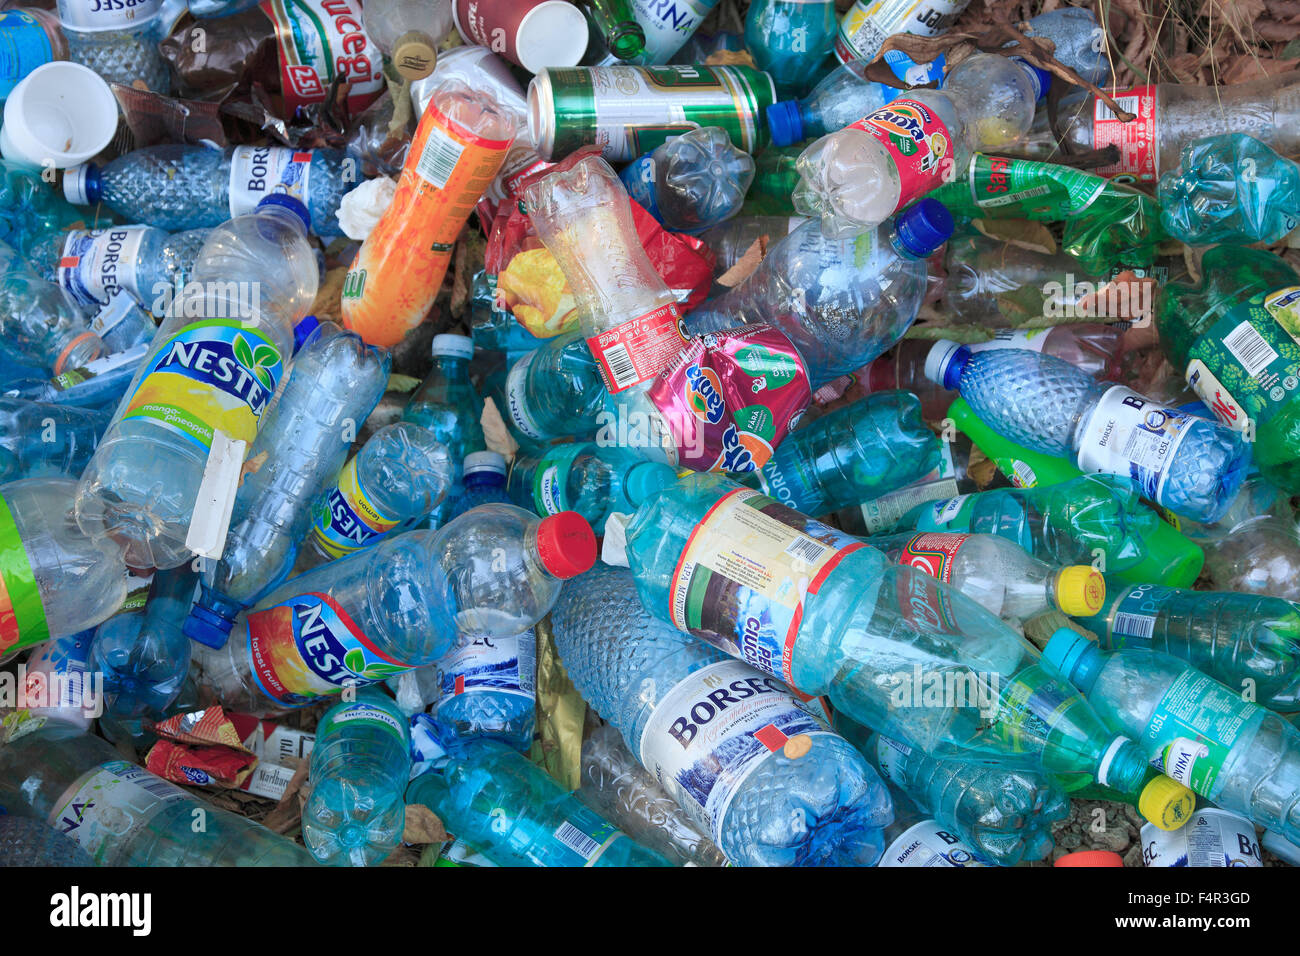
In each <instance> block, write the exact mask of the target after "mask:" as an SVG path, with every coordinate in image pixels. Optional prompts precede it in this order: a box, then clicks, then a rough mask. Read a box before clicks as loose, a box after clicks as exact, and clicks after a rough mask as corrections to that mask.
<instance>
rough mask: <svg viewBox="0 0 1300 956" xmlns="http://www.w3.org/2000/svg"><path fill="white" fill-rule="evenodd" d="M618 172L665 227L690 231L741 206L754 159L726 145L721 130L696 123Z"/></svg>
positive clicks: (720, 219) (713, 222) (727, 140)
mask: <svg viewBox="0 0 1300 956" xmlns="http://www.w3.org/2000/svg"><path fill="white" fill-rule="evenodd" d="M619 176H620V178H621V179H622V180H623V185H624V186H626V187H627V191H628V194H629V195H630V196H631V197H632V198H633V199H635V200H636V201H637V202H639V203H640V204H641V205H642V206H644V207H645V209H646V211H647V212H649V213H650V215H652V216H654V217H655V219H657V220H658V221H659V222H660V223H661V224H662V225H663V226H664V228H665V229H669V230H671V231H673V232H685V233H691V234H694V233H697V232H703V231H704V230H705V229H708V228H710V227H712V226H716V225H718V224H719V223H720V222H723V221H725V220H727V219H730V218H731V217H732V216H734V215H735V214H736V213H737V212H739V211H740V206H741V204H742V203H743V202H744V201H745V193H746V192H748V191H749V186H750V184H751V183H752V182H753V181H754V160H753V159H752V158H751V157H750V155H749V154H748V153H746V152H744V151H743V150H740V149H737V148H736V147H735V146H733V145H731V138H730V137H729V136H728V135H727V131H726V130H724V129H722V128H721V127H719V126H701V127H699V128H697V129H693V130H691V131H690V132H688V133H683V134H681V135H680V136H670V137H668V139H667V140H665V141H664V143H663V144H662V145H660V146H657V147H656V148H655V149H654V150H652V151H651V152H648V153H644V154H642V155H641V156H639V157H637V158H636V159H634V160H632V162H631V163H629V164H628V165H627V166H625V167H624V168H623V171H622V172H621V173H620V174H619Z"/></svg>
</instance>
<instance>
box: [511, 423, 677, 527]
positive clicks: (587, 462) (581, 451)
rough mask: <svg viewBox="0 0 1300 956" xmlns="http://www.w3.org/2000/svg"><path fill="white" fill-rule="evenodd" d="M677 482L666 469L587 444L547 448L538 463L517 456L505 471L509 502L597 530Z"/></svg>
mask: <svg viewBox="0 0 1300 956" xmlns="http://www.w3.org/2000/svg"><path fill="white" fill-rule="evenodd" d="M676 480H677V473H676V472H675V471H674V470H673V469H672V468H669V467H668V466H667V465H663V464H660V463H658V462H653V461H644V460H642V459H641V458H639V457H638V456H636V455H634V454H632V453H631V452H629V451H627V450H626V449H623V448H609V447H600V446H597V445H594V444H590V443H584V444H569V445H552V446H550V447H549V448H547V449H546V450H545V451H544V452H543V453H542V455H541V457H538V458H534V457H532V456H530V455H517V456H516V457H515V460H514V463H513V464H512V466H511V469H510V482H509V485H508V488H507V490H508V492H509V494H510V500H511V501H513V502H514V503H515V504H517V505H520V506H521V507H524V508H532V509H533V510H534V511H536V512H537V513H538V514H539V515H553V514H557V513H558V512H561V511H576V512H578V514H580V515H582V516H583V517H584V518H586V519H587V520H588V521H589V522H591V525H592V527H594V528H603V527H604V526H605V519H606V518H608V517H609V515H610V514H611V513H613V512H615V511H623V512H628V513H630V512H632V511H635V510H636V509H637V508H638V507H640V505H641V502H643V501H645V499H646V498H648V497H649V496H650V495H651V494H653V493H654V492H656V491H658V490H659V489H660V488H666V487H667V486H668V485H671V484H672V483H673V482H674V481H676Z"/></svg>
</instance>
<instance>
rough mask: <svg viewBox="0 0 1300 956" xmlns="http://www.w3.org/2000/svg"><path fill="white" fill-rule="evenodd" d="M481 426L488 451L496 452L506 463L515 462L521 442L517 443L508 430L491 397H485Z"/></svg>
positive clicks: (480, 419) (480, 420)
mask: <svg viewBox="0 0 1300 956" xmlns="http://www.w3.org/2000/svg"><path fill="white" fill-rule="evenodd" d="M479 424H480V425H482V427H483V443H484V444H485V445H487V449H488V451H494V452H496V453H497V454H498V455H500V456H501V457H502V458H504V459H505V460H506V461H513V460H514V457H515V452H517V451H519V442H517V441H515V438H514V436H513V435H511V434H510V430H509V429H508V428H506V423H505V421H504V420H503V419H502V418H501V412H500V410H499V409H498V408H497V403H496V402H494V401H492V396H491V395H485V396H484V397H483V414H482V416H481V417H480V418H479Z"/></svg>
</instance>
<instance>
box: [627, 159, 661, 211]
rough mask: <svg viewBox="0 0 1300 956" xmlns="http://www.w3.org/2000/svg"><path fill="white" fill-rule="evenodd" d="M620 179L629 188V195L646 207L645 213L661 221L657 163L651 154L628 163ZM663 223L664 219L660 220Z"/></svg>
mask: <svg viewBox="0 0 1300 956" xmlns="http://www.w3.org/2000/svg"><path fill="white" fill-rule="evenodd" d="M618 175H619V178H620V179H621V180H623V185H624V186H626V187H627V194H628V195H629V196H631V197H632V198H633V199H635V200H636V201H637V202H639V203H640V204H641V205H642V206H644V207H645V211H646V212H648V213H650V215H652V216H654V217H655V219H659V197H658V191H657V190H656V189H655V161H654V158H653V155H652V154H651V153H646V154H645V155H644V156H638V157H637V158H636V159H634V160H632V162H630V163H628V164H627V166H626V167H625V168H624V169H623V171H622V172H621V173H619V174H618ZM659 221H660V222H663V220H662V219H659Z"/></svg>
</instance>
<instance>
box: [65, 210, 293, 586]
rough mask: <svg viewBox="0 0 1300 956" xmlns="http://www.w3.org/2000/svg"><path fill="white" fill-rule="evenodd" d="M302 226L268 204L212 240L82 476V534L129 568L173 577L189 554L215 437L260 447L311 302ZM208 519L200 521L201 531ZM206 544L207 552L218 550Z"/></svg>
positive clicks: (201, 532) (222, 229) (79, 491)
mask: <svg viewBox="0 0 1300 956" xmlns="http://www.w3.org/2000/svg"><path fill="white" fill-rule="evenodd" d="M306 221H307V214H306V210H305V209H304V208H303V206H302V204H301V203H298V202H297V201H296V200H293V199H291V198H289V197H283V196H269V197H267V199H266V200H264V201H263V204H262V205H260V206H259V207H258V209H257V210H256V211H255V212H252V213H249V214H248V215H245V216H239V217H237V218H235V219H232V220H230V221H229V222H228V223H226V224H225V225H223V226H221V227H219V228H217V229H214V230H212V233H211V234H210V235H209V236H208V240H207V242H205V243H204V244H203V249H202V250H201V251H200V253H199V259H198V262H197V263H196V264H195V267H194V279H193V282H192V283H190V285H188V286H186V291H184V292H182V294H181V295H180V296H178V297H177V298H176V299H175V300H173V302H172V305H171V308H170V309H169V311H168V314H167V317H166V318H165V319H164V320H163V322H162V324H161V326H160V328H159V330H158V334H157V335H156V336H155V337H154V341H153V344H152V345H151V346H150V348H149V352H148V354H147V355H146V356H145V359H144V362H143V363H142V366H141V368H140V370H139V371H138V372H137V373H136V376H135V378H134V379H133V380H132V382H131V386H130V389H129V392H128V394H129V398H124V399H123V400H122V403H121V404H120V405H119V406H118V410H117V413H116V414H115V415H114V418H113V424H111V425H110V426H109V428H108V431H107V433H106V434H105V435H104V438H103V440H101V442H100V444H99V447H98V448H97V449H96V450H95V456H94V457H93V458H92V459H91V461H90V464H89V465H87V466H86V470H85V472H84V473H83V474H82V476H81V484H80V486H79V487H78V489H77V523H78V524H79V525H80V526H81V528H82V530H83V531H85V532H86V533H87V534H92V535H100V534H108V535H110V536H112V537H114V538H115V539H116V540H118V541H120V542H121V543H122V544H123V546H124V547H125V548H126V560H127V563H128V564H130V565H131V566H132V567H140V568H150V567H152V568H163V569H165V568H172V567H176V566H177V565H178V564H180V563H181V562H182V561H184V560H186V558H187V556H188V555H189V554H190V552H191V550H192V549H191V547H190V545H189V544H188V543H187V536H188V534H189V533H190V532H189V529H190V524H191V519H192V517H193V516H194V514H195V500H196V497H197V494H198V491H199V487H200V485H201V483H202V481H203V475H204V469H205V466H206V463H207V459H208V457H209V453H210V451H211V449H212V448H213V446H214V442H216V441H217V436H216V432H218V431H220V432H221V433H222V436H223V438H225V437H228V438H229V439H231V440H235V441H243V442H246V443H248V444H249V445H251V444H252V443H253V439H254V438H255V437H256V435H257V429H258V424H259V422H260V420H261V418H262V414H263V412H264V411H265V410H266V406H267V404H268V403H269V402H270V400H271V397H272V396H273V395H274V394H275V391H276V388H277V386H278V385H279V382H280V379H281V377H282V375H283V369H284V361H285V359H286V358H287V357H288V356H289V355H290V353H291V349H292V344H293V331H292V330H293V326H294V323H295V322H297V320H298V319H300V318H302V317H303V316H304V315H305V314H306V313H307V310H308V308H310V306H311V303H312V301H313V300H314V299H315V297H316V287H317V283H318V280H319V273H318V271H317V266H316V256H315V254H314V253H313V251H312V248H311V246H310V245H309V244H308V242H307V228H306ZM236 317H238V318H236ZM236 371H237V372H238V373H239V374H235V372H236ZM223 372H224V373H225V374H222V373H223ZM223 445H225V442H224V440H223V441H222V443H221V444H220V445H218V446H217V447H218V449H219V450H220V448H221V447H222V446H223ZM227 447H228V446H227ZM235 447H236V448H237V447H238V446H235ZM240 454H241V455H242V450H241V452H240ZM234 490H235V489H234V488H233V487H229V488H226V487H223V488H221V489H217V490H216V493H218V494H221V495H226V494H232V495H233V493H234ZM212 517H214V515H213V514H212V512H210V511H205V513H204V514H203V520H204V522H205V523H206V522H207V521H208V520H211V518H212ZM195 531H196V533H197V534H198V535H199V537H205V536H206V535H205V534H204V531H206V532H207V533H208V534H211V533H213V532H212V530H211V529H210V528H196V529H195ZM196 542H197V539H196ZM206 544H207V546H208V549H209V550H210V549H211V546H212V545H216V546H218V547H219V545H220V541H216V542H212V541H208V542H206Z"/></svg>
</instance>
